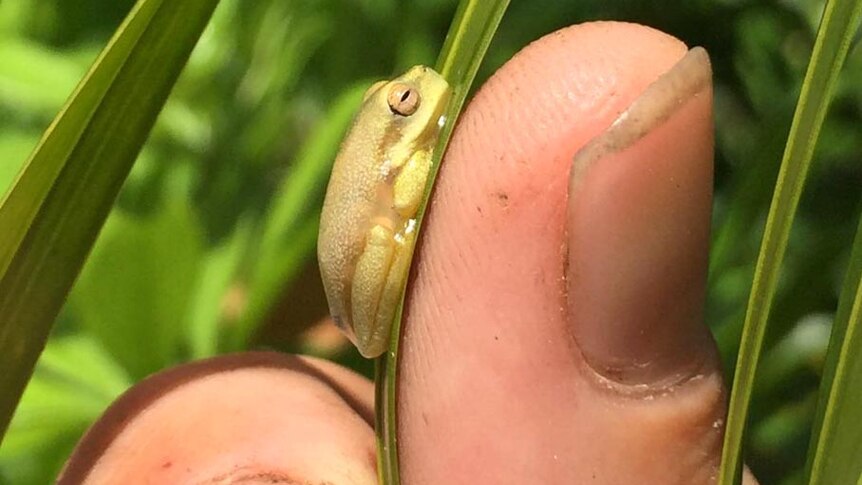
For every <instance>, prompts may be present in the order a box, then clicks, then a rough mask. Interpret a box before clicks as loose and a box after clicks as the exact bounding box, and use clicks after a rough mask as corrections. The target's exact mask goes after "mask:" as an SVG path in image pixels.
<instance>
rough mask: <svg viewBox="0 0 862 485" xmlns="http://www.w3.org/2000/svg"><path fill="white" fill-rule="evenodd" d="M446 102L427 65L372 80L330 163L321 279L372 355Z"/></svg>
mask: <svg viewBox="0 0 862 485" xmlns="http://www.w3.org/2000/svg"><path fill="white" fill-rule="evenodd" d="M450 97H451V88H450V86H449V84H448V83H447V82H446V80H445V79H444V78H443V77H442V76H441V75H440V74H438V73H437V72H435V71H434V70H433V69H431V68H430V67H427V66H414V67H412V68H411V69H409V70H407V71H406V72H405V73H404V74H402V75H400V76H397V77H395V78H393V79H392V80H389V81H379V82H377V83H374V84H373V85H372V86H371V87H370V88H368V90H367V91H366V92H365V95H364V96H363V100H362V104H361V106H360V108H359V111H358V113H357V114H356V116H355V117H354V120H353V124H352V126H351V127H350V129H349V130H348V132H347V134H346V136H345V137H344V139H343V141H342V144H341V147H340V149H339V151H338V154H337V156H336V158H335V161H334V163H333V166H332V173H331V175H330V179H329V184H328V186H327V189H326V195H325V197H324V202H323V209H322V211H321V215H320V229H319V233H318V242H317V257H318V262H319V266H320V273H321V279H322V281H323V287H324V292H325V293H326V298H327V301H328V303H329V309H330V313H331V315H332V318H333V320H334V321H335V323H336V325H337V326H338V327H339V328H340V329H341V330H342V331H343V332H344V333H345V334H346V335H347V337H348V338H349V339H350V341H351V342H353V344H354V345H355V346H356V347H357V349H358V350H359V353H360V354H362V355H363V356H364V357H367V358H374V357H378V356H380V355H381V354H383V353H384V352H385V351H386V350H387V348H388V347H389V340H390V332H391V327H392V324H393V322H394V319H395V316H396V312H397V310H398V306H399V305H400V303H401V298H402V295H403V293H404V289H405V287H406V284H407V279H408V276H409V273H410V264H411V261H412V257H413V251H414V248H415V245H416V236H417V229H418V227H417V212H418V210H419V207H420V205H421V203H422V200H423V199H424V196H425V192H426V190H427V188H428V187H427V185H428V176H429V174H430V172H431V169H432V163H433V160H432V157H433V154H434V150H435V148H436V145H437V142H438V139H439V137H440V132H441V130H442V127H443V126H444V125H445V122H446V120H445V116H444V110H445V108H446V105H447V103H448V100H449V99H450Z"/></svg>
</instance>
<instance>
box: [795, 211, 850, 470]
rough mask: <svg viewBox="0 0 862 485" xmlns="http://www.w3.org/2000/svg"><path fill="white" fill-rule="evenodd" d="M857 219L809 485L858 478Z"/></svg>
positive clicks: (817, 419) (817, 424)
mask: <svg viewBox="0 0 862 485" xmlns="http://www.w3.org/2000/svg"><path fill="white" fill-rule="evenodd" d="M860 409H862V218H860V220H859V228H858V229H857V231H856V239H855V241H854V242H853V250H852V253H851V255H850V265H849V267H848V268H847V275H846V277H845V280H844V287H843V289H842V292H841V298H840V301H839V303H838V312H837V313H836V315H835V323H834V324H833V326H832V338H831V340H830V342H829V350H828V351H827V354H826V363H825V365H824V369H823V378H822V380H821V384H820V398H819V401H818V404H817V412H816V414H815V417H814V425H813V428H812V436H811V446H810V449H809V453H808V464H807V473H808V476H809V481H808V483H809V484H810V485H821V484H830V483H852V482H853V480H855V479H856V478H857V477H862V460H860V459H859V458H860V456H862V422H860V421H859V419H858V417H859V410H860Z"/></svg>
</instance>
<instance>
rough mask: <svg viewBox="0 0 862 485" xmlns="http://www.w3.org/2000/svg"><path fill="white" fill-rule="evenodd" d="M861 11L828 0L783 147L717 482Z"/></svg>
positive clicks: (728, 467)
mask: <svg viewBox="0 0 862 485" xmlns="http://www.w3.org/2000/svg"><path fill="white" fill-rule="evenodd" d="M860 12H862V0H829V1H828V2H827V4H826V7H825V9H824V11H823V18H822V19H821V22H820V28H819V30H818V32H817V40H816V42H815V44H814V50H813V52H812V54H811V60H810V62H809V64H808V71H807V72H806V74H805V81H804V83H803V85H802V92H801V95H800V98H799V102H798V104H797V107H796V112H795V114H794V117H793V124H792V125H791V127H790V136H789V138H788V141H787V145H786V146H785V149H784V156H783V159H782V162H781V171H780V172H779V174H778V182H777V184H776V188H775V193H774V194H773V198H772V205H771V206H770V209H769V217H768V219H767V221H766V230H765V232H764V235H763V241H762V243H761V246H760V254H759V256H758V260H757V266H756V267H755V273H754V282H753V285H752V288H751V294H750V297H749V301H748V308H747V312H746V315H745V327H744V330H743V334H742V342H741V345H740V352H739V357H738V359H737V363H736V374H735V376H734V381H733V391H732V394H731V398H730V407H729V409H728V415H727V428H726V430H725V435H724V448H723V451H722V463H721V470H720V474H719V481H718V483H719V484H720V485H732V484H734V483H739V480H740V473H741V470H742V460H743V454H742V444H743V438H744V432H745V427H746V421H747V418H748V404H749V401H750V400H751V393H752V390H753V387H754V378H755V373H756V370H757V364H758V361H759V358H760V351H761V348H762V346H763V338H764V335H765V333H766V325H767V321H768V317H769V310H770V307H771V305H772V300H773V297H774V296H775V290H776V288H777V286H778V275H779V270H780V266H781V261H782V259H783V257H784V252H785V249H786V248H787V240H788V238H789V236H790V228H791V225H792V223H793V218H794V216H795V214H796V208H797V206H798V203H799V197H800V195H801V194H802V188H803V186H804V185H805V179H806V176H807V174H808V168H809V166H810V163H811V157H812V154H813V152H814V147H815V144H816V142H817V137H818V135H819V134H820V128H821V126H822V125H823V120H824V119H825V117H826V111H827V108H828V106H829V101H830V99H831V97H832V93H833V91H834V88H835V85H836V84H837V81H838V74H839V72H840V70H841V66H842V64H843V63H844V59H845V57H846V56H847V51H848V48H849V46H850V41H851V39H852V37H853V34H854V32H855V30H854V29H855V27H856V24H857V23H858V19H859V15H860Z"/></svg>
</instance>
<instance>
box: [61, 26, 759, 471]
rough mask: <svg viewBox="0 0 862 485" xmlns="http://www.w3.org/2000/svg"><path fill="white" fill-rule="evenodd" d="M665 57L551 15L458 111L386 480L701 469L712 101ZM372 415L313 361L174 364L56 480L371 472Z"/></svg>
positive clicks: (358, 386) (714, 375)
mask: <svg viewBox="0 0 862 485" xmlns="http://www.w3.org/2000/svg"><path fill="white" fill-rule="evenodd" d="M686 52H687V48H686V47H685V46H684V45H683V44H682V43H680V42H679V41H677V40H675V39H673V38H670V37H668V36H666V35H664V34H661V33H659V32H657V31H655V30H651V29H648V28H645V27H641V26H636V25H631V24H620V23H593V24H584V25H580V26H575V27H570V28H568V29H564V30H562V31H559V32H555V33H553V34H551V35H549V36H547V37H545V38H543V39H542V40H540V41H538V42H536V43H534V44H533V45H531V46H529V47H528V48H526V49H525V50H524V51H522V52H521V53H520V54H518V55H517V56H516V57H515V58H514V59H512V61H510V62H509V63H508V64H507V65H506V66H504V67H503V68H501V69H500V71H498V73H497V74H495V76H494V77H493V78H492V79H490V80H489V81H488V83H487V84H486V85H485V86H484V87H483V88H482V90H481V91H480V92H479V93H478V94H477V95H476V97H475V99H474V100H473V101H472V102H471V103H470V106H469V107H468V109H467V110H466V111H465V113H464V115H463V116H462V118H461V120H460V121H459V124H458V126H457V128H456V132H455V135H454V137H453V139H452V142H451V144H450V147H449V150H448V152H447V154H446V158H445V161H444V164H443V166H442V168H441V173H440V177H439V179H438V183H437V186H436V189H435V190H436V191H435V194H434V196H433V199H432V204H431V207H430V209H429V212H428V217H427V219H426V223H425V226H424V229H423V240H422V241H421V242H420V244H419V247H418V249H417V258H416V261H415V262H414V273H413V278H412V284H411V286H410V288H409V290H408V295H407V306H406V309H407V311H406V313H405V322H404V327H403V342H402V348H401V359H402V360H401V362H400V366H401V367H400V372H399V378H400V379H401V381H400V382H399V386H400V387H399V389H400V394H399V413H398V415H399V442H398V446H399V453H400V462H401V474H402V483H405V484H408V485H416V484H439V483H470V484H505V483H542V484H558V483H559V484H569V483H576V484H579V483H584V484H586V483H590V484H630V483H638V484H701V483H703V484H707V483H711V482H712V481H713V480H714V478H715V475H716V471H717V466H718V463H719V458H720V452H721V439H722V429H723V423H724V413H725V401H726V396H725V391H724V387H723V383H722V378H721V372H720V366H719V363H718V360H717V357H716V352H715V348H714V344H713V342H712V340H711V338H710V336H709V332H708V329H707V327H706V326H705V325H704V323H703V300H704V294H705V279H706V265H707V250H708V239H709V220H710V204H711V191H712V151H713V130H712V120H711V119H712V112H711V108H712V92H711V82H710V72H709V65H708V61H707V59H706V56H705V54H704V53H703V52H702V51H694V52H690V53H689V54H688V55H687V54H686ZM590 140H592V141H590ZM585 147H586V148H585ZM576 154H577V155H576ZM573 157H574V162H572V160H573ZM570 172H571V174H570ZM372 414H373V389H372V385H371V383H369V382H368V381H366V380H365V379H363V378H361V377H359V376H357V375H355V374H353V373H352V372H350V371H348V370H346V369H343V368H340V367H338V366H336V365H334V364H331V363H328V362H324V361H320V360H316V359H310V358H305V357H291V356H286V355H279V354H273V353H250V354H240V355H234V356H227V357H222V358H217V359H213V360H209V361H204V362H198V363H194V364H190V365H188V366H183V367H180V368H176V369H172V370H169V371H167V372H165V373H162V374H159V375H157V376H154V377H152V378H150V379H148V380H146V381H144V382H142V383H141V384H139V385H138V386H136V387H135V388H134V389H133V390H131V391H130V392H129V393H127V394H126V395H124V396H123V397H122V398H121V399H120V400H118V401H117V403H115V404H114V406H112V408H111V409H110V410H109V411H108V412H107V413H106V414H105V416H104V417H103V418H102V420H100V422H98V423H97V424H96V425H94V427H93V428H92V429H91V430H90V432H89V433H88V435H87V436H86V437H85V438H84V439H83V440H82V441H81V443H80V444H79V446H78V448H77V450H76V452H75V454H74V455H73V457H72V458H71V459H70V461H69V464H68V465H67V468H66V470H65V472H64V475H63V476H62V477H61V479H60V483H81V482H85V483H195V484H197V483H286V484H289V483H331V484H339V485H340V484H347V483H355V484H372V483H376V482H377V475H376V471H375V467H376V459H375V441H374V432H373V429H372ZM85 477H86V479H85ZM747 479H748V480H751V482H752V483H753V479H751V477H748V478H747Z"/></svg>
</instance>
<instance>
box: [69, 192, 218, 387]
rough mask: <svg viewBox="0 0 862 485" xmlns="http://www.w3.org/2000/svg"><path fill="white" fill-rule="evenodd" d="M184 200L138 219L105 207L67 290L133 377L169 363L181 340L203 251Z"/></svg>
mask: <svg viewBox="0 0 862 485" xmlns="http://www.w3.org/2000/svg"><path fill="white" fill-rule="evenodd" d="M185 202H186V200H185V199H184V198H183V199H180V198H179V197H177V198H176V199H174V200H170V199H169V200H168V201H166V203H165V206H164V207H161V208H159V210H157V211H156V212H155V213H154V214H153V215H152V216H149V217H147V218H144V219H140V218H137V217H134V216H130V215H127V214H125V213H123V212H121V211H115V212H114V213H113V214H111V217H109V218H108V220H107V222H106V223H105V228H104V230H103V231H102V234H101V236H100V237H99V240H98V243H97V244H96V246H95V247H94V248H93V252H92V254H91V255H90V257H89V259H88V261H87V264H86V265H85V266H84V269H83V270H82V271H81V276H80V278H78V282H77V284H76V285H75V290H74V291H73V292H72V294H71V296H70V306H71V308H72V309H73V310H74V312H75V313H76V314H77V316H78V317H79V319H80V321H81V323H82V325H83V327H84V328H85V329H86V330H87V331H88V332H89V334H90V335H93V336H95V337H96V338H97V339H98V341H99V342H100V343H101V344H102V345H104V346H105V348H106V349H109V350H110V352H111V353H112V354H113V357H114V359H116V360H117V362H120V363H121V364H122V365H123V367H124V368H125V369H126V370H127V371H128V372H129V374H130V375H132V376H133V377H134V378H136V379H137V378H142V377H144V376H146V375H148V374H150V373H152V372H155V371H157V370H159V369H162V368H164V367H167V366H169V365H172V364H174V363H176V362H177V361H178V358H179V356H180V349H181V347H182V344H183V343H184V342H185V341H186V332H187V329H188V328H189V325H188V322H189V320H190V318H189V316H190V314H191V309H192V306H193V298H194V293H195V289H196V283H197V282H198V274H199V272H200V271H201V265H202V260H203V257H204V251H203V230H202V229H201V228H199V227H197V225H196V220H195V219H194V216H193V215H192V213H191V208H190V207H188V206H187V205H186V203H185ZM209 303H210V305H212V306H214V307H216V308H217V305H216V304H215V303H214V301H212V300H211V301H210V302H209ZM142 342H146V345H142V344H141V343H142Z"/></svg>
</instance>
